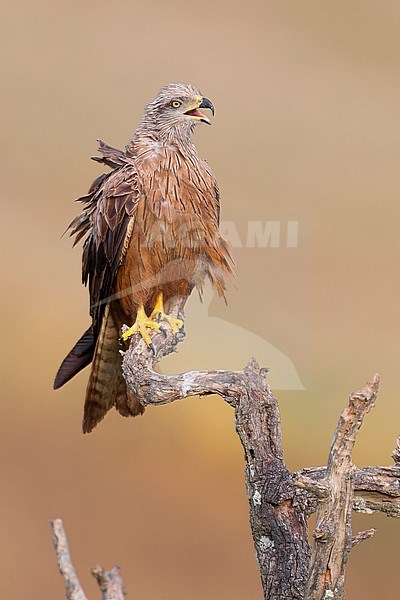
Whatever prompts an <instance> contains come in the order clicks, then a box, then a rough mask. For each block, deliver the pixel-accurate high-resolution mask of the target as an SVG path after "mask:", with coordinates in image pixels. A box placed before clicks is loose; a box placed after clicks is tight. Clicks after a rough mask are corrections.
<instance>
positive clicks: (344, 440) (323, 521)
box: [303, 375, 379, 600]
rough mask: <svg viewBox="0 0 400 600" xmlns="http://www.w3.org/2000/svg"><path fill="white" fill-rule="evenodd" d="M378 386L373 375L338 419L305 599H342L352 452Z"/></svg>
mask: <svg viewBox="0 0 400 600" xmlns="http://www.w3.org/2000/svg"><path fill="white" fill-rule="evenodd" d="M378 385H379V376H378V375H374V377H373V378H372V379H371V381H369V382H368V383H367V385H366V386H365V387H364V388H363V389H362V390H360V391H359V392H354V393H353V394H351V395H350V398H349V404H348V406H347V407H346V408H345V409H344V410H343V412H342V414H341V415H340V418H339V423H338V426H337V428H336V431H335V434H334V437H333V442H332V445H331V448H330V451H329V457H328V466H327V469H326V474H325V477H324V479H323V480H322V483H324V484H325V485H326V486H327V487H328V489H329V494H328V495H327V496H326V497H325V498H323V499H321V498H320V499H319V503H318V507H317V520H316V526H315V530H314V544H313V547H312V552H311V562H310V574H309V579H308V583H307V589H306V598H307V600H321V598H335V599H341V598H344V573H345V568H346V563H347V560H348V557H349V554H350V550H351V548H352V532H351V512H352V504H353V489H354V472H355V467H354V465H353V463H352V461H351V453H352V451H353V447H354V444H355V441H356V436H357V434H358V432H359V429H360V427H361V424H362V422H363V419H364V417H365V415H366V414H367V413H368V412H369V411H370V410H371V408H372V407H373V406H374V403H375V399H376V396H377V393H378ZM303 483H304V479H303ZM309 491H310V492H313V489H312V488H310V489H309Z"/></svg>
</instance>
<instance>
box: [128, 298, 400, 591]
mask: <svg viewBox="0 0 400 600" xmlns="http://www.w3.org/2000/svg"><path fill="white" fill-rule="evenodd" d="M170 310H171V312H172V314H174V315H178V316H179V318H181V319H183V318H184V315H183V303H182V302H180V303H179V302H178V303H175V304H174V302H172V305H171V307H170ZM183 336H184V332H183V331H182V332H180V333H179V334H178V335H177V336H174V335H172V333H171V331H170V329H169V327H168V326H167V325H166V324H163V323H162V332H161V333H159V334H155V335H154V336H153V338H152V342H153V348H154V350H153V351H152V350H151V349H149V348H148V347H147V346H146V345H145V343H144V342H143V341H142V340H141V339H140V338H139V337H137V338H136V339H133V340H132V342H131V345H130V348H129V349H128V351H127V352H126V353H124V357H123V367H122V368H123V374H124V377H125V380H126V382H127V385H128V386H129V388H130V389H131V390H132V391H133V392H134V393H135V395H136V397H137V398H138V400H139V401H140V402H141V403H142V404H143V405H144V406H146V405H153V406H156V405H159V404H168V403H170V402H174V401H176V400H179V399H182V398H186V397H188V396H192V395H199V396H202V395H209V394H218V395H220V396H221V397H222V398H223V399H224V400H225V401H226V402H228V403H229V404H230V405H231V406H232V407H233V408H234V410H235V421H236V431H237V433H238V435H239V438H240V441H241V443H242V446H243V448H244V453H245V462H246V469H245V483H246V490H247V496H248V499H249V505H250V524H251V529H252V534H253V539H254V544H255V548H256V555H257V560H258V564H259V568H260V574H261V579H262V584H263V590H264V598H265V599H271V600H280V599H283V598H285V599H286V600H290V599H292V598H293V599H294V598H307V599H310V600H316V599H317V598H318V599H322V598H323V597H325V598H342V597H343V594H344V591H343V589H344V571H345V566H346V563H347V559H348V555H349V552H350V550H351V548H352V547H353V546H354V545H356V544H358V543H359V542H360V541H362V540H364V539H368V538H369V537H371V536H372V535H373V530H368V531H366V532H361V533H359V534H358V535H356V536H355V537H354V538H353V536H352V533H351V512H352V510H357V511H359V512H367V513H370V512H373V511H381V512H384V513H385V514H387V515H388V516H396V517H397V516H400V486H399V481H400V468H399V466H400V465H395V466H394V467H367V468H364V469H357V470H356V469H355V467H354V466H353V465H352V462H351V451H352V448H353V446H354V442H355V437H356V435H357V433H358V431H359V428H360V426H361V423H362V419H363V418H364V416H365V414H366V413H367V412H368V411H369V410H370V408H371V407H372V405H373V402H374V400H375V397H376V393H377V387H378V377H377V376H376V377H375V378H374V379H373V380H372V381H371V382H369V384H367V386H366V387H365V388H364V390H361V392H356V393H354V394H352V395H351V396H350V401H349V406H348V407H347V408H346V409H345V410H344V411H343V413H342V415H341V417H340V420H339V424H338V427H337V430H336V432H335V436H334V440H333V443H332V447H331V450H330V454H329V461H328V466H327V467H319V468H311V469H302V470H300V471H298V472H297V473H295V474H292V473H290V472H289V471H288V470H287V468H286V465H285V462H284V459H283V451H282V442H281V439H282V438H281V423H280V414H279V408H278V404H277V401H276V399H275V398H274V396H273V395H272V394H271V392H270V390H269V387H268V384H267V382H266V379H265V376H266V373H267V370H266V369H262V368H260V367H259V365H258V364H257V362H256V361H255V360H254V359H253V360H252V361H251V362H250V363H249V364H248V365H247V367H246V368H245V369H244V370H243V371H217V370H214V371H190V372H187V373H180V374H174V375H162V374H160V373H157V372H156V371H155V365H156V363H157V362H158V361H159V360H160V359H161V358H162V357H163V356H166V355H167V354H169V353H170V352H173V351H175V349H176V345H177V343H178V342H179V341H181V340H182V339H183ZM396 456H397V455H396ZM395 460H396V459H395ZM300 488H302V489H300ZM315 511H317V527H316V530H315V532H314V535H315V542H314V546H313V548H314V550H313V555H312V557H311V556H310V548H309V544H308V536H307V529H306V518H307V517H308V516H310V515H311V514H312V513H313V512H315ZM331 594H334V595H333V596H332V595H331Z"/></svg>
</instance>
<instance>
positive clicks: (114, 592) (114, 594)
mask: <svg viewBox="0 0 400 600" xmlns="http://www.w3.org/2000/svg"><path fill="white" fill-rule="evenodd" d="M92 575H93V577H94V578H95V579H96V581H97V583H98V586H99V588H100V589H101V591H102V596H101V597H102V600H124V599H125V596H126V592H125V587H124V582H123V581H122V579H121V576H120V570H119V566H118V565H115V566H114V567H113V568H112V569H111V571H105V570H104V569H103V568H102V567H100V566H99V565H96V566H95V567H93V569H92Z"/></svg>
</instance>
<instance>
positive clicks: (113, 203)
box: [54, 83, 233, 433]
mask: <svg viewBox="0 0 400 600" xmlns="http://www.w3.org/2000/svg"><path fill="white" fill-rule="evenodd" d="M199 109H210V110H211V112H212V114H214V107H213V104H212V103H211V102H210V100H208V99H207V98H204V97H203V96H202V95H201V94H200V92H199V90H198V89H197V88H196V87H194V86H193V85H187V84H181V83H171V84H169V85H166V86H165V87H163V88H162V89H161V90H160V91H159V93H158V94H157V96H156V97H155V98H154V100H152V101H151V102H150V103H149V104H148V105H147V106H146V108H145V111H144V115H143V118H142V122H141V123H140V125H139V127H138V129H137V130H136V132H135V133H134V135H133V137H132V139H131V140H130V142H129V143H128V144H127V146H126V148H125V152H123V151H121V150H117V149H116V148H112V147H110V146H107V145H106V144H105V143H104V142H102V141H100V146H99V152H100V153H101V154H102V157H101V158H95V159H94V160H97V161H98V162H101V163H103V164H105V165H107V166H108V167H111V171H110V172H109V173H107V174H103V175H100V177H98V178H97V179H96V180H95V181H94V183H93V184H92V186H91V188H90V190H89V193H88V194H87V195H85V196H83V197H82V198H78V201H80V202H82V203H83V205H84V208H83V211H82V212H81V213H80V214H79V215H78V216H77V217H76V218H75V219H74V220H73V221H72V222H71V223H70V225H69V226H68V228H67V231H68V232H69V233H70V235H71V236H75V242H74V245H75V244H76V243H77V242H78V241H79V240H80V239H81V238H83V237H84V236H85V235H86V236H87V237H86V239H85V242H84V245H83V258H82V279H83V283H84V284H85V285H86V284H88V285H89V292H90V316H91V317H92V324H91V326H90V327H89V329H88V330H87V331H85V333H84V334H83V335H82V337H81V338H80V339H79V340H78V342H77V343H76V345H75V346H74V348H73V349H72V350H71V351H70V353H69V354H68V355H67V357H66V358H65V359H64V361H63V363H62V364H61V366H60V368H59V371H58V373H57V375H56V378H55V382H54V388H55V389H58V388H60V387H61V386H62V385H64V383H66V382H67V381H69V380H70V379H71V378H72V377H74V375H76V374H77V373H78V372H79V371H81V369H83V368H84V367H85V366H87V365H88V364H90V363H92V366H91V372H90V376H89V382H88V386H87V390H86V399H85V408H84V416H83V431H84V433H87V432H90V431H91V430H92V429H93V428H94V427H95V426H96V425H97V423H99V421H101V420H102V419H103V417H104V415H105V414H106V413H107V411H108V410H110V408H112V407H113V406H115V407H116V409H117V410H118V411H119V412H120V413H121V414H122V415H124V416H130V415H132V416H136V415H139V414H142V413H143V412H144V407H143V406H142V405H141V404H140V403H139V402H138V400H137V399H136V398H135V397H134V395H133V393H132V392H131V391H130V390H129V389H128V388H127V387H126V384H125V381H124V379H123V377H122V371H121V355H120V352H119V350H120V349H121V339H120V335H121V327H122V325H123V324H129V325H132V326H131V327H130V329H128V330H127V331H125V332H124V333H123V334H122V341H127V340H128V339H129V337H130V336H132V335H134V334H135V333H139V334H140V335H141V336H142V337H143V339H144V340H145V342H146V343H147V344H148V345H150V344H151V336H150V332H151V331H152V330H154V331H159V330H160V324H159V320H160V319H161V320H162V319H165V320H166V321H167V322H168V323H169V325H170V327H171V328H172V330H173V332H174V333H176V332H177V331H178V330H179V329H180V327H181V326H182V325H183V324H182V321H180V320H179V319H174V318H172V317H170V316H169V315H168V314H167V310H168V303H169V301H170V300H171V298H173V297H175V296H183V297H187V296H189V294H190V293H191V291H192V290H193V288H194V287H197V288H198V289H199V291H200V293H201V289H202V286H203V284H204V282H205V280H206V279H209V280H210V281H211V283H212V285H213V286H214V287H215V288H216V290H217V292H218V293H219V295H222V296H224V291H225V283H224V276H225V275H228V276H230V275H232V268H233V262H232V258H231V255H230V250H229V247H228V244H227V243H226V241H225V240H224V239H223V238H222V237H221V235H220V233H219V230H218V225H219V211H220V204H219V191H218V185H217V182H216V180H215V178H214V176H213V174H212V172H211V170H210V168H209V166H208V164H207V163H206V162H205V161H204V160H203V159H201V158H200V157H199V155H198V154H197V151H196V148H195V146H194V144H193V141H192V134H193V131H194V129H195V126H196V125H197V124H199V123H207V124H211V122H210V120H209V119H208V117H206V116H205V115H204V114H203V113H202V112H201V111H200V110H199ZM155 319H157V320H155Z"/></svg>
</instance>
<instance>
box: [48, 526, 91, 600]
mask: <svg viewBox="0 0 400 600" xmlns="http://www.w3.org/2000/svg"><path fill="white" fill-rule="evenodd" d="M50 527H51V536H52V538H53V543H54V548H55V550H56V555H57V563H58V568H59V571H60V573H61V575H62V576H63V578H64V584H65V591H66V594H67V600H87V596H86V594H85V592H84V591H83V589H82V587H81V584H80V583H79V579H78V576H77V574H76V571H75V569H74V566H73V564H72V561H71V555H70V553H69V547H68V541H67V536H66V535H65V531H64V527H63V522H62V520H61V519H54V520H53V521H50Z"/></svg>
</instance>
